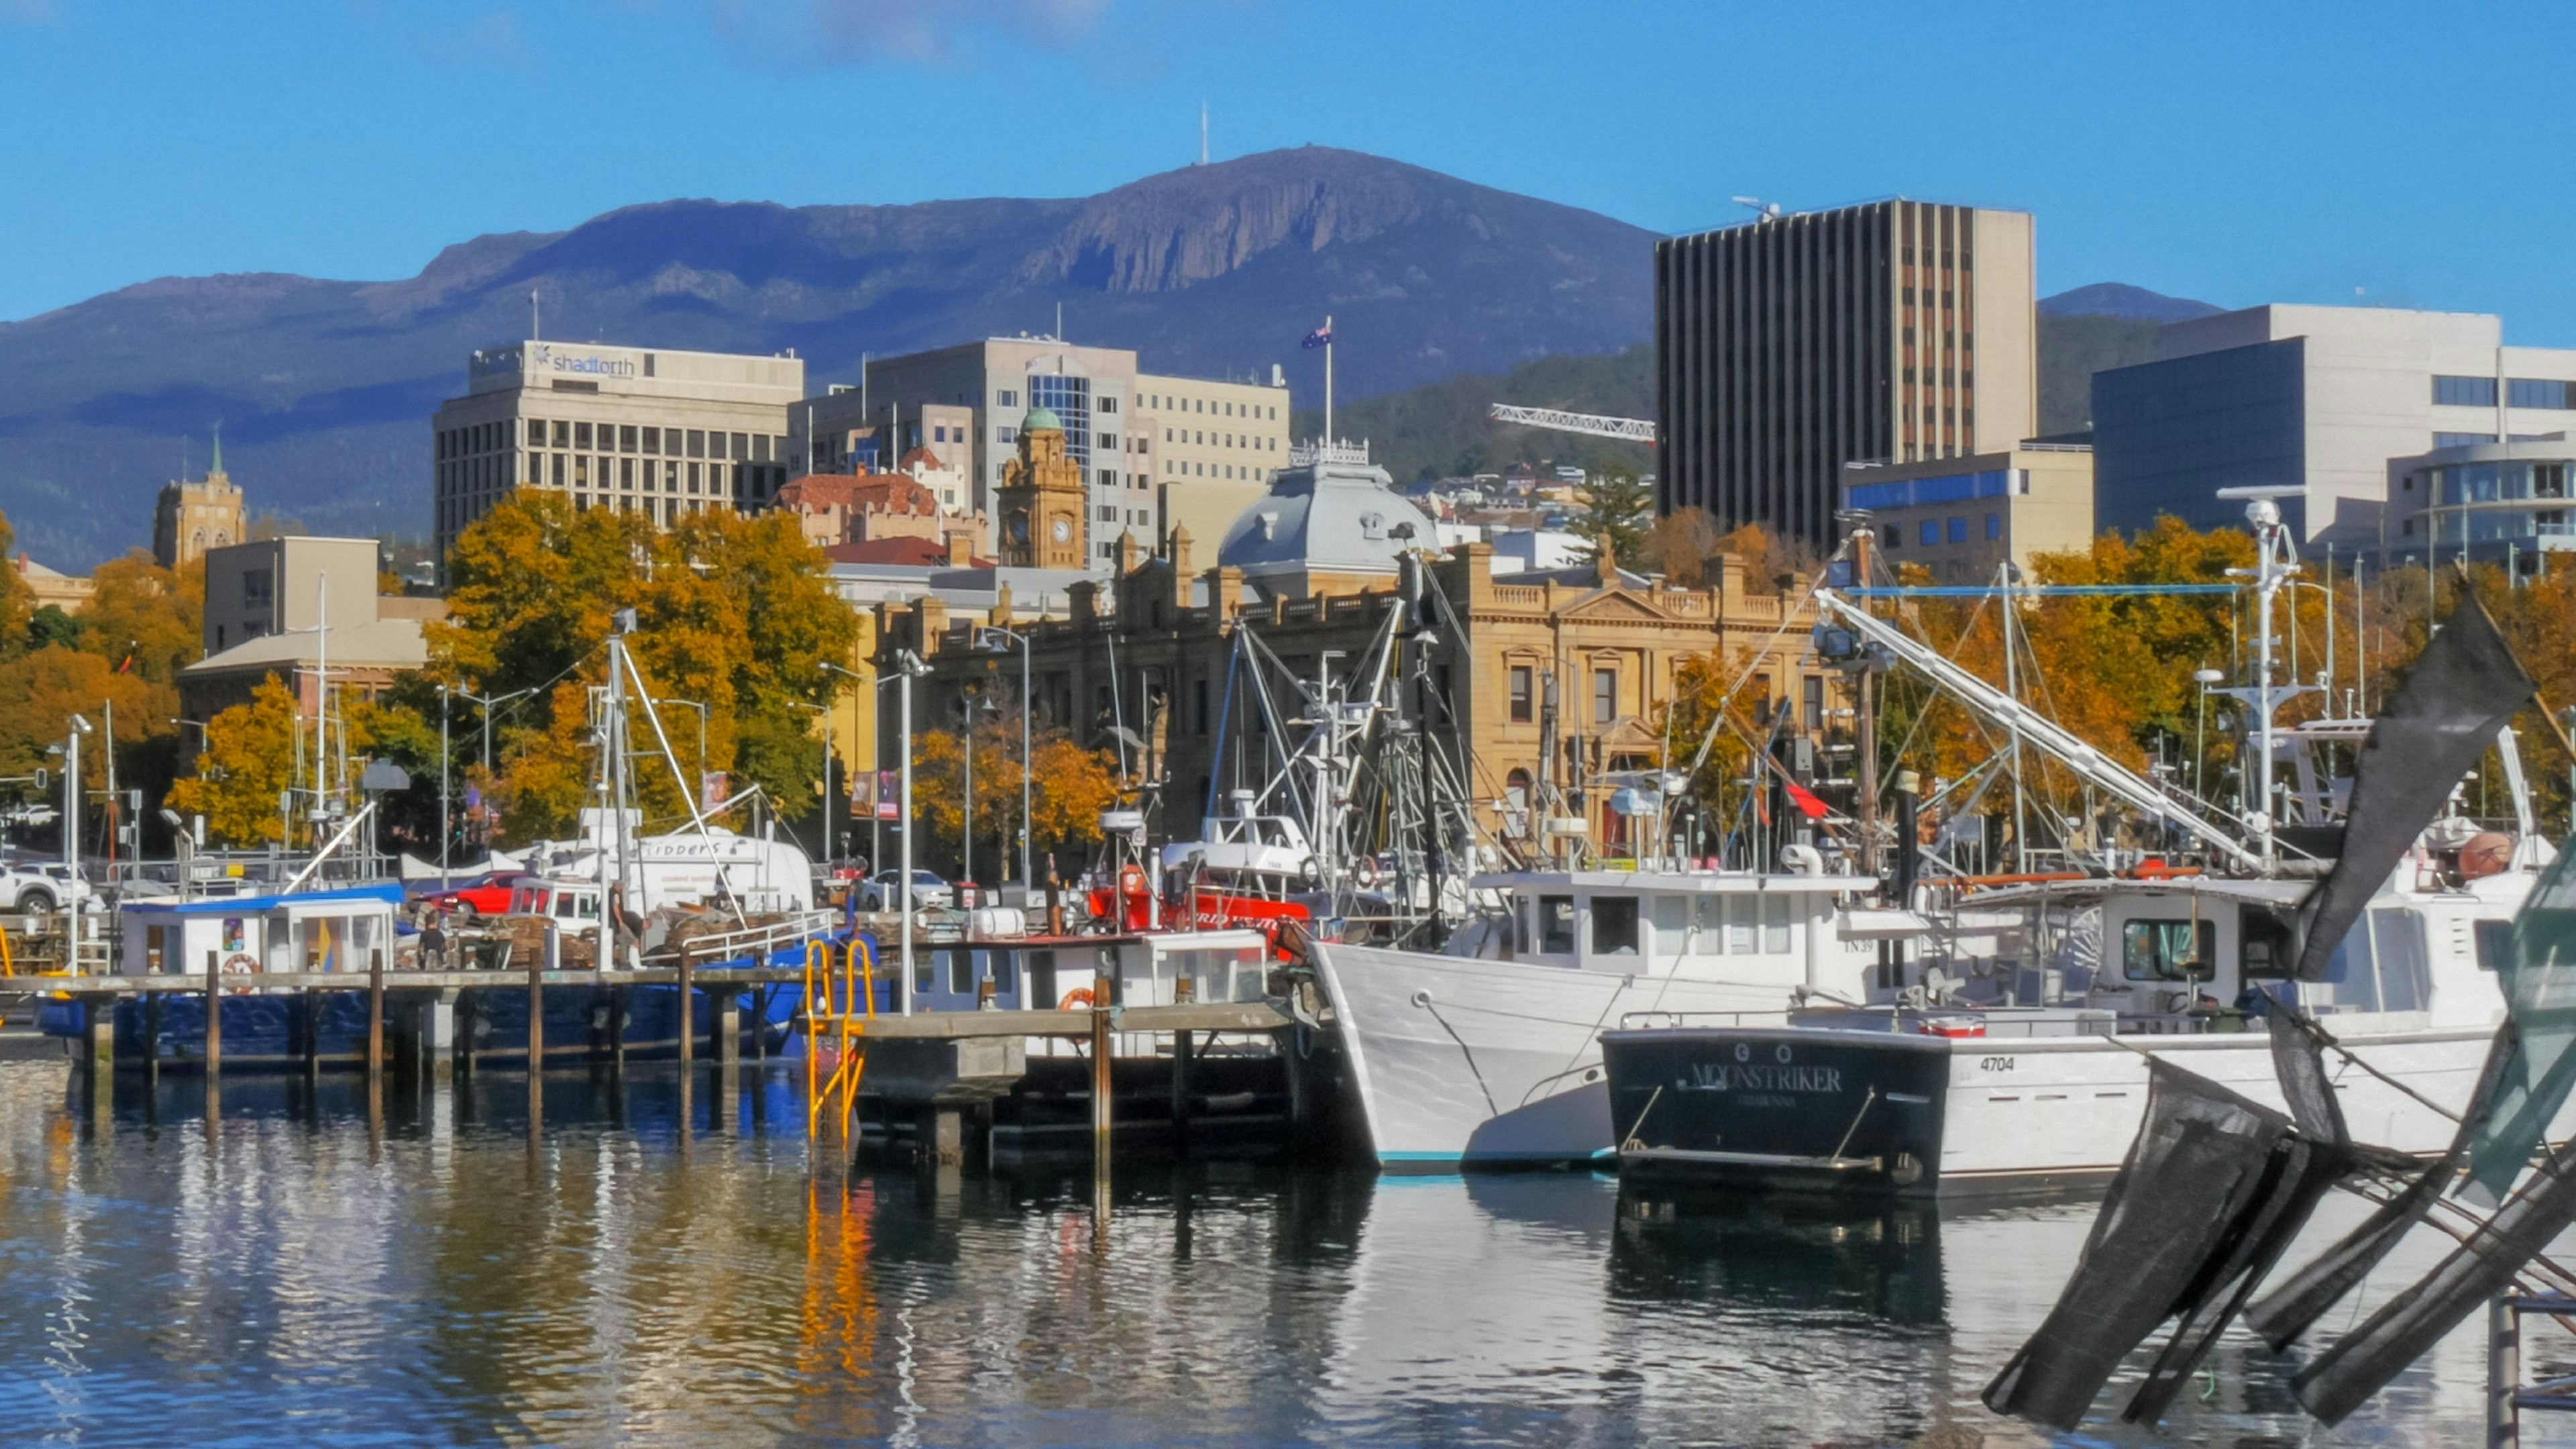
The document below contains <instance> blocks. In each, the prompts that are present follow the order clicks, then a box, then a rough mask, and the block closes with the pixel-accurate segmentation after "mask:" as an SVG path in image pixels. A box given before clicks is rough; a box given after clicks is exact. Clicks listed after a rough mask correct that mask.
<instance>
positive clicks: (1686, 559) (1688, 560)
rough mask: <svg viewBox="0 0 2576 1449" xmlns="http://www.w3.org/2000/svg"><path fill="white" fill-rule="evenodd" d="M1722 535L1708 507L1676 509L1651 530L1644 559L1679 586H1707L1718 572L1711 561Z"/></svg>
mask: <svg viewBox="0 0 2576 1449" xmlns="http://www.w3.org/2000/svg"><path fill="white" fill-rule="evenodd" d="M1720 537H1721V534H1720V533H1719V530H1718V527H1717V520H1716V519H1714V518H1711V517H1710V516H1709V514H1708V510H1707V509H1705V508H1681V509H1676V510H1674V511H1673V512H1671V513H1667V514H1665V515H1664V516H1663V517H1661V518H1658V519H1656V520H1655V526H1654V527H1653V528H1652V529H1649V530H1648V531H1647V533H1646V542H1645V546H1644V549H1643V551H1642V553H1641V554H1640V561H1641V562H1642V563H1643V564H1644V566H1645V567H1647V568H1649V569H1653V570H1656V571H1658V572H1660V573H1662V574H1663V576H1664V582H1666V583H1668V584H1671V585H1672V586H1673V587H1675V588H1680V589H1697V588H1705V587H1706V586H1707V584H1708V581H1709V580H1710V579H1711V578H1712V577H1713V576H1714V573H1715V570H1713V569H1712V568H1710V566H1709V565H1710V563H1711V562H1712V560H1714V558H1715V557H1716V555H1717V554H1718V553H1719V552H1720V550H1719V547H1718V540H1719V538H1720Z"/></svg>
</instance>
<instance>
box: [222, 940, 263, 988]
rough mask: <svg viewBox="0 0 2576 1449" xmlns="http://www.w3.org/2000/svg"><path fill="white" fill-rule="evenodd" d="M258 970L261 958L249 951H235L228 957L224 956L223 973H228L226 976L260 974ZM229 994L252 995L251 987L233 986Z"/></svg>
mask: <svg viewBox="0 0 2576 1449" xmlns="http://www.w3.org/2000/svg"><path fill="white" fill-rule="evenodd" d="M258 972H259V960H258V958H257V957H254V956H252V955H251V954H250V953H249V952H247V951H235V952H234V953H233V954H231V955H229V956H226V957H225V958H224V964H223V968H222V974H223V975H226V976H253V975H257V974H258ZM229 994H231V995H234V996H248V995H250V988H249V987H247V986H236V987H233V988H232V990H231V992H230V993H229Z"/></svg>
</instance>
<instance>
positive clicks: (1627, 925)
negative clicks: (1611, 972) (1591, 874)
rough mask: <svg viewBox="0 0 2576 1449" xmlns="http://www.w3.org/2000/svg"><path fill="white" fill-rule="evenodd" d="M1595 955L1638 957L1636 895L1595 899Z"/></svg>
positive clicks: (1593, 932) (1593, 903)
mask: <svg viewBox="0 0 2576 1449" xmlns="http://www.w3.org/2000/svg"><path fill="white" fill-rule="evenodd" d="M1592 954H1593V955H1595V956H1634V955H1636V954H1637V898H1636V897H1635V896H1594V897H1593V898H1592Z"/></svg>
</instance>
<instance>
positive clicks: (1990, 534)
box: [1986, 513, 2004, 543]
mask: <svg viewBox="0 0 2576 1449" xmlns="http://www.w3.org/2000/svg"><path fill="white" fill-rule="evenodd" d="M2003 536H2004V516H2003V515H2002V514H2000V513H1989V514H1987V515H1986V542H1988V543H1992V542H1994V541H1995V540H1996V539H1999V538H2001V537H2003Z"/></svg>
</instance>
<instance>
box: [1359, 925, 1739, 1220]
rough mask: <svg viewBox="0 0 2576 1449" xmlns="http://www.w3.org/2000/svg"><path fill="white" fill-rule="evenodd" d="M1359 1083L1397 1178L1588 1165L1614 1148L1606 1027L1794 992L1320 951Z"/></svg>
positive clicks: (1400, 954) (1734, 1007)
mask: <svg viewBox="0 0 2576 1449" xmlns="http://www.w3.org/2000/svg"><path fill="white" fill-rule="evenodd" d="M1311 954H1312V956H1313V959H1314V962H1315V967H1316V974H1317V976H1318V977H1319V978H1320V980H1321V981H1322V983H1323V986H1324V989H1325V992H1326V994H1327V995H1328V996H1329V997H1330V999H1331V1001H1332V1004H1333V1009H1334V1013H1335V1017H1336V1021H1337V1025H1338V1026H1339V1029H1340V1032H1341V1037H1342V1044H1343V1048H1344V1050H1345V1051H1346V1052H1347V1053H1348V1056H1349V1059H1350V1073H1351V1085H1352V1086H1353V1088H1354V1089H1355V1090H1356V1092H1357V1093H1358V1095H1359V1098H1360V1106H1361V1110H1362V1113H1363V1115H1364V1116H1365V1118H1366V1121H1367V1124H1368V1131H1369V1140H1370V1146H1371V1149H1372V1150H1373V1152H1374V1153H1375V1155H1376V1158H1377V1162H1378V1166H1379V1167H1380V1168H1381V1169H1382V1170H1385V1171H1392V1172H1454V1171H1457V1170H1459V1169H1460V1168H1467V1167H1476V1168H1481V1167H1515V1166H1525V1167H1537V1166H1548V1165H1561V1164H1566V1163H1587V1162H1590V1161H1592V1160H1593V1159H1595V1158H1596V1157H1598V1156H1600V1155H1602V1154H1604V1153H1606V1152H1607V1151H1608V1150H1609V1149H1610V1147H1611V1146H1612V1144H1613V1141H1614V1137H1613V1133H1612V1128H1611V1110H1610V1098H1609V1094H1608V1091H1607V1089H1606V1087H1605V1085H1604V1078H1603V1073H1602V1065H1601V1050H1600V1037H1601V1032H1602V1029H1603V1028H1604V1027H1606V1026H1611V1025H1614V1024H1616V1023H1617V1021H1618V1020H1619V1017H1620V1016H1621V1014H1623V1013H1626V1012H1633V1011H1649V1010H1659V1011H1690V1012H1743V1013H1749V1014H1752V1015H1755V1016H1763V1017H1767V1018H1769V1019H1771V1020H1781V1019H1784V1018H1785V1013H1786V1005H1787V1003H1786V996H1787V992H1786V989H1785V988H1773V987H1768V986H1762V987H1748V986H1743V985H1733V984H1728V983H1721V982H1709V981H1693V980H1688V979H1676V978H1664V977H1653V976H1623V975H1620V974H1617V973H1614V972H1607V971H1594V970H1569V969H1565V968H1561V967H1554V966H1541V965H1531V964H1527V963H1521V962H1512V961H1491V960H1482V959H1477V958H1471V957H1457V956H1436V955H1430V954H1426V953H1421V952H1412V951H1390V950H1384V949H1380V948H1375V947H1366V946H1351V945H1334V944H1327V943H1320V942H1319V943H1317V944H1316V945H1315V946H1314V947H1313V948H1312V953H1311Z"/></svg>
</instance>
